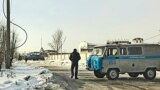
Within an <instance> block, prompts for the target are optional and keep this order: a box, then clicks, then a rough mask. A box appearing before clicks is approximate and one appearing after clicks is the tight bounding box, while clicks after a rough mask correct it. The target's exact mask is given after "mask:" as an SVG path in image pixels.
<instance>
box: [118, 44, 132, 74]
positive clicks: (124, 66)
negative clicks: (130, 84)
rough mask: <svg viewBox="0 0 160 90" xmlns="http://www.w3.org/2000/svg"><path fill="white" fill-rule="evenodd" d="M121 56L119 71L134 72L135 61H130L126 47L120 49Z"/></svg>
mask: <svg viewBox="0 0 160 90" xmlns="http://www.w3.org/2000/svg"><path fill="white" fill-rule="evenodd" d="M119 51H120V56H119V69H120V72H121V73H125V72H128V71H132V70H133V68H132V63H133V61H132V60H130V59H129V57H130V56H128V51H127V48H126V47H120V48H119Z"/></svg>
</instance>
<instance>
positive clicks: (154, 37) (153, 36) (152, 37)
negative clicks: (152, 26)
mask: <svg viewBox="0 0 160 90" xmlns="http://www.w3.org/2000/svg"><path fill="white" fill-rule="evenodd" d="M158 36H160V34H157V35H155V36H152V37H150V38H147V39H145V40H144V41H147V40H150V39H152V38H155V37H158Z"/></svg>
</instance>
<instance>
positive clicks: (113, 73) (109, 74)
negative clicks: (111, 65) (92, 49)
mask: <svg viewBox="0 0 160 90" xmlns="http://www.w3.org/2000/svg"><path fill="white" fill-rule="evenodd" d="M118 77H119V72H118V70H117V69H110V70H109V71H108V72H107V78H108V79H109V80H116V79H117V78H118Z"/></svg>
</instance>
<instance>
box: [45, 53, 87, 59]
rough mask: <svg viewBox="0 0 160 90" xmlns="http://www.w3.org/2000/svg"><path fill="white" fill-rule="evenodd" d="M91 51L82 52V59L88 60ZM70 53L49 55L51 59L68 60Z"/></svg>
mask: <svg viewBox="0 0 160 90" xmlns="http://www.w3.org/2000/svg"><path fill="white" fill-rule="evenodd" d="M89 55H90V54H89V53H81V54H80V56H81V60H86V59H87V58H88V57H89ZM69 56H70V54H58V55H48V57H47V59H49V60H68V59H69Z"/></svg>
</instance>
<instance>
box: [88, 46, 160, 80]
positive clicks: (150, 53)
mask: <svg viewBox="0 0 160 90" xmlns="http://www.w3.org/2000/svg"><path fill="white" fill-rule="evenodd" d="M87 69H88V70H90V71H94V75H95V76H96V77H97V78H103V77H104V76H106V77H107V78H108V79H109V80H116V79H117V78H118V77H119V74H124V73H128V74H129V76H130V77H134V78H135V77H138V75H139V74H143V76H144V78H145V79H148V80H152V79H154V78H155V77H156V71H160V45H158V44H107V45H104V46H96V47H95V48H94V49H93V52H92V55H90V57H89V58H88V59H87Z"/></svg>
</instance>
